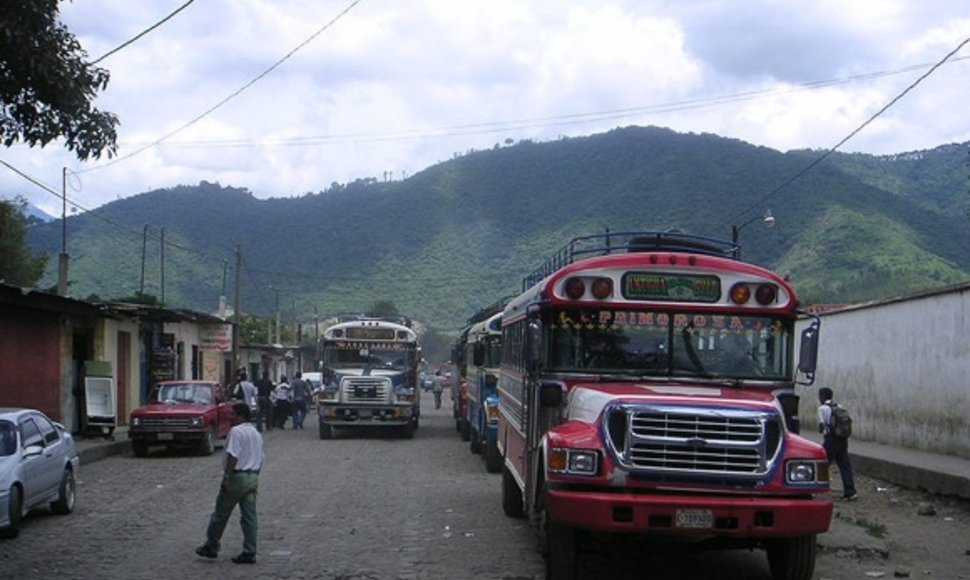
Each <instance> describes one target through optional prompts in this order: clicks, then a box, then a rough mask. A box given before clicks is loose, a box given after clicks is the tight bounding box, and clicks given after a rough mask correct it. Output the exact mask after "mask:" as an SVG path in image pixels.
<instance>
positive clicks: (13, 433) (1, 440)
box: [0, 421, 17, 457]
mask: <svg viewBox="0 0 970 580" xmlns="http://www.w3.org/2000/svg"><path fill="white" fill-rule="evenodd" d="M16 451H17V426H16V425H14V424H13V423H11V422H10V421H0V457H5V456H7V455H13V454H14V453H16Z"/></svg>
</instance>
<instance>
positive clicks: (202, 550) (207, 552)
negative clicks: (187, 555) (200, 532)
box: [195, 544, 219, 558]
mask: <svg viewBox="0 0 970 580" xmlns="http://www.w3.org/2000/svg"><path fill="white" fill-rule="evenodd" d="M195 553H196V554H198V555H200V556H202V557H203V558H217V557H218V556H219V553H218V552H216V551H215V550H213V549H212V548H210V547H209V544H202V545H201V546H199V547H198V548H196V549H195Z"/></svg>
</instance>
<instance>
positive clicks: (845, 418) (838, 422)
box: [829, 403, 852, 438]
mask: <svg viewBox="0 0 970 580" xmlns="http://www.w3.org/2000/svg"><path fill="white" fill-rule="evenodd" d="M829 407H831V409H832V424H831V431H832V435H835V436H836V437H843V438H847V437H850V436H851V435H852V415H850V414H849V410H848V409H846V408H845V407H843V406H842V405H839V404H836V403H830V404H829Z"/></svg>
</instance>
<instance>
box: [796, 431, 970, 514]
mask: <svg viewBox="0 0 970 580" xmlns="http://www.w3.org/2000/svg"><path fill="white" fill-rule="evenodd" d="M802 436H803V437H806V438H808V439H811V440H812V441H815V442H816V443H819V444H821V443H822V435H821V434H819V433H805V432H803V433H802ZM849 457H850V458H851V460H852V469H853V471H855V472H856V473H862V474H865V475H868V476H869V477H875V478H876V479H881V480H883V481H886V482H888V483H892V484H894V485H899V486H901V487H906V488H910V489H923V490H926V491H928V492H931V493H937V494H941V495H951V496H956V497H961V498H963V499H970V460H968V459H962V458H960V457H954V456H952V455H941V454H938V453H929V452H926V451H915V450H913V449H904V448H901V447H891V446H889V445H883V444H881V443H873V442H871V441H862V440H860V439H849Z"/></svg>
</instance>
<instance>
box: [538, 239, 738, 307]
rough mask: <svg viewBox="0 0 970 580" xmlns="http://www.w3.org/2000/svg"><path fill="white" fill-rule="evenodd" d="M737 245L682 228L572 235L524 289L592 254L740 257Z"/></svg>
mask: <svg viewBox="0 0 970 580" xmlns="http://www.w3.org/2000/svg"><path fill="white" fill-rule="evenodd" d="M739 250H740V247H739V246H738V244H736V243H734V242H730V241H726V240H721V239H718V238H710V237H707V236H698V235H694V234H688V233H685V232H683V231H680V230H667V231H664V232H654V231H641V232H610V231H609V230H607V231H606V232H604V233H601V234H592V235H589V236H580V237H576V238H573V239H572V240H570V241H569V243H568V244H566V245H565V246H563V247H562V248H561V249H560V250H559V251H558V252H556V253H555V254H554V255H553V256H552V257H551V258H549V259H548V260H546V262H545V263H544V264H542V265H541V266H539V267H538V268H537V269H536V270H535V271H534V272H532V273H531V274H529V275H528V276H526V277H525V278H523V279H522V291H523V292H524V291H525V290H527V289H528V288H530V287H531V286H533V285H535V284H537V283H538V282H539V281H540V280H542V279H543V278H545V277H546V276H549V275H550V274H552V273H553V272H555V271H557V270H559V269H560V268H563V267H565V266H568V265H569V264H572V263H573V262H575V261H576V260H580V259H583V258H588V257H591V256H604V255H607V254H623V253H628V252H690V253H693V254H706V255H710V256H720V257H726V258H738V255H739Z"/></svg>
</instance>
